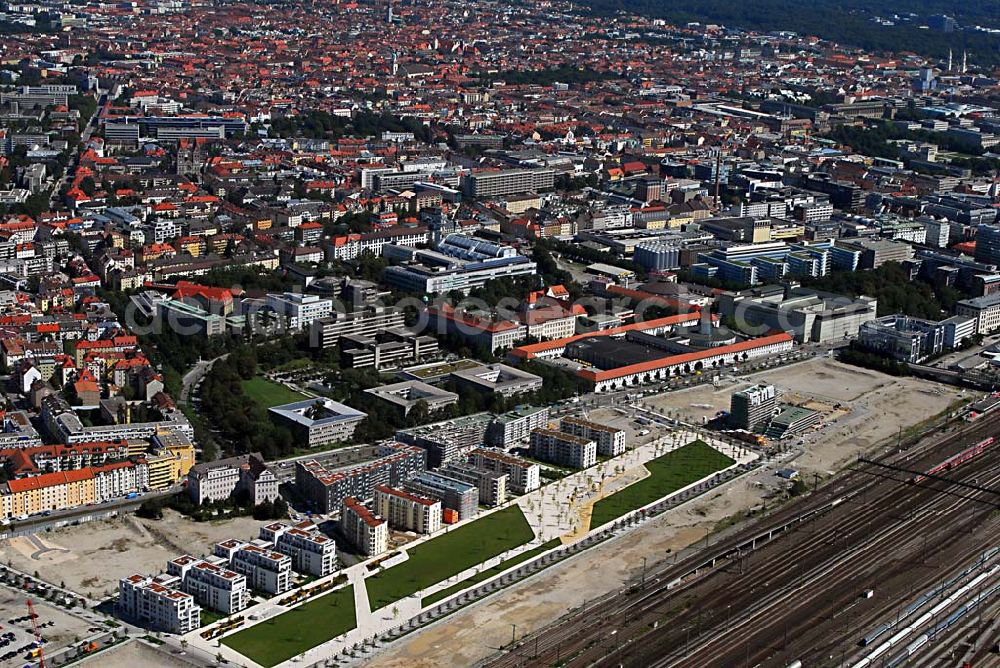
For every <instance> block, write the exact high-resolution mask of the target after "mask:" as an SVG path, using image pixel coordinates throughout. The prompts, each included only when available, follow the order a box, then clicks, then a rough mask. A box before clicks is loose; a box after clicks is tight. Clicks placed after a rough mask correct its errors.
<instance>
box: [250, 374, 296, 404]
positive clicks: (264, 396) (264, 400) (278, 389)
mask: <svg viewBox="0 0 1000 668" xmlns="http://www.w3.org/2000/svg"><path fill="white" fill-rule="evenodd" d="M241 385H242V387H243V394H245V395H246V396H247V398H248V399H250V400H251V401H253V402H255V403H257V404H258V405H260V406H261V407H263V408H271V407H272V406H280V405H282V404H290V403H292V402H293V401H302V400H303V399H306V398H307V397H306V396H305V395H304V394H299V393H298V392H293V391H292V390H290V389H288V388H287V387H285V386H284V385H282V384H280V383H275V382H273V381H270V380H268V379H267V378H264V377H263V376H254V377H253V378H251V379H250V380H244V381H243V383H242V384H241Z"/></svg>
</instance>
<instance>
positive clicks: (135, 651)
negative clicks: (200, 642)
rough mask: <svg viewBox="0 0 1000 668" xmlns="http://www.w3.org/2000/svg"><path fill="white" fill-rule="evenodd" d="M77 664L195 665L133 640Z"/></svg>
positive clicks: (126, 667)
mask: <svg viewBox="0 0 1000 668" xmlns="http://www.w3.org/2000/svg"><path fill="white" fill-rule="evenodd" d="M77 665H80V666H90V668H96V667H97V666H100V668H136V666H142V668H188V667H189V666H192V665H196V664H193V663H189V662H188V661H185V660H184V659H183V657H177V656H172V655H170V654H169V653H168V652H166V651H164V650H160V649H155V648H153V647H150V646H149V645H147V644H145V643H142V642H139V641H138V640H133V641H132V642H127V643H125V644H123V645H119V646H118V647H114V648H112V649H109V650H107V651H104V652H101V653H100V654H97V655H95V656H92V657H88V658H86V659H84V660H82V661H80V662H79V663H78V664H77Z"/></svg>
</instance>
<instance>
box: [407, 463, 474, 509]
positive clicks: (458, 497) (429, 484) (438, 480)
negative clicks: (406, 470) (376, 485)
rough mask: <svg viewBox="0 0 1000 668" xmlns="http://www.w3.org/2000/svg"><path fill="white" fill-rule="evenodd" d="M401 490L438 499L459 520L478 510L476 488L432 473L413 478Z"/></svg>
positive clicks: (426, 472) (427, 472) (428, 472)
mask: <svg viewBox="0 0 1000 668" xmlns="http://www.w3.org/2000/svg"><path fill="white" fill-rule="evenodd" d="M403 488H404V489H406V490H407V491H409V492H412V493H414V494H419V495H421V496H426V497H429V498H432V499H438V500H439V501H441V505H442V506H443V507H444V508H450V509H451V510H454V511H455V512H457V513H458V517H459V519H463V520H466V519H469V518H470V517H472V516H473V515H475V514H476V512H477V511H478V510H479V488H478V487H476V486H475V485H470V484H469V483H467V482H462V481H461V480H456V479H454V478H449V477H447V476H444V475H441V474H439V473H435V472H433V471H424V472H423V473H420V474H418V475H415V476H413V477H412V478H410V479H409V480H407V481H406V482H405V483H403Z"/></svg>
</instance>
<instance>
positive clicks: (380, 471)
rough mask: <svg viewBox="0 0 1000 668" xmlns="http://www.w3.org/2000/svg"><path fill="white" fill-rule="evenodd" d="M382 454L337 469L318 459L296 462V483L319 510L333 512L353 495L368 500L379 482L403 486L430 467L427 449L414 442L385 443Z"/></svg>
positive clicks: (301, 492) (303, 494)
mask: <svg viewBox="0 0 1000 668" xmlns="http://www.w3.org/2000/svg"><path fill="white" fill-rule="evenodd" d="M380 454H381V457H380V458H379V459H376V460H374V461H370V462H367V463H365V464H361V465H359V466H354V467H351V468H347V469H343V470H341V471H334V472H331V471H328V470H327V469H326V468H324V467H323V466H322V465H321V464H319V462H317V461H315V460H307V461H299V462H296V463H295V486H296V488H297V489H298V492H299V494H300V495H302V497H303V498H305V499H306V500H307V501H309V502H310V503H311V504H312V506H313V508H315V509H316V510H317V511H319V512H321V513H332V512H336V511H338V510H340V508H341V506H342V505H343V503H344V499H346V498H347V497H349V496H353V497H355V498H357V499H362V500H365V501H367V500H368V499H371V498H372V497H373V496H374V494H375V488H376V487H378V486H379V485H391V486H394V487H395V486H399V485H401V484H402V483H403V481H405V480H407V479H408V478H410V477H412V476H413V475H415V474H417V473H418V472H420V471H423V470H424V469H425V468H426V456H427V453H426V452H425V451H424V450H423V449H421V448H418V447H416V446H413V445H405V444H403V443H393V444H390V445H386V446H383V447H382V449H381V450H380Z"/></svg>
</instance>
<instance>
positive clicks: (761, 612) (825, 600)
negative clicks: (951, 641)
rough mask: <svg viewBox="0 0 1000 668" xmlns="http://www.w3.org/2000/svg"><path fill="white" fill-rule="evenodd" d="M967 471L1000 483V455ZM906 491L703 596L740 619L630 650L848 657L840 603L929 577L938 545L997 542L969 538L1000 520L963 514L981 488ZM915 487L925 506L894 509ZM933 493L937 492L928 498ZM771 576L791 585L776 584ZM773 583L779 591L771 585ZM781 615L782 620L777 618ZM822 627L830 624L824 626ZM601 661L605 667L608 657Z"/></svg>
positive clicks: (755, 659)
mask: <svg viewBox="0 0 1000 668" xmlns="http://www.w3.org/2000/svg"><path fill="white" fill-rule="evenodd" d="M966 473H967V475H968V477H970V478H971V477H972V476H979V477H980V478H982V477H983V476H987V480H988V484H991V485H1000V466H998V465H997V463H996V462H991V463H989V464H985V463H983V462H981V463H980V466H978V467H976V470H973V469H967V471H966ZM899 490H900V492H899V493H898V494H891V495H889V496H887V497H886V498H885V499H884V501H880V502H879V503H873V504H870V505H869V507H867V508H859V509H856V510H855V512H854V513H852V514H851V517H850V518H847V519H846V521H845V522H843V523H838V525H839V526H840V527H841V528H843V529H844V530H845V531H847V532H848V535H845V536H844V538H843V540H840V541H837V542H834V543H823V542H820V543H819V544H817V545H816V546H815V547H814V548H813V549H809V548H808V546H807V545H805V544H802V545H800V546H799V549H797V550H796V551H795V552H794V554H795V556H796V559H797V561H798V564H801V566H798V567H796V566H791V567H789V565H788V562H785V565H784V566H783V567H781V568H779V569H775V568H772V567H771V564H770V562H768V563H767V564H762V566H764V568H761V569H760V571H761V572H760V574H759V576H758V577H756V578H753V577H741V578H733V582H732V583H731V587H727V588H724V589H716V590H714V591H712V592H710V593H709V594H707V597H705V598H702V599H700V600H699V605H700V606H702V607H707V608H708V609H710V610H719V609H721V608H722V607H723V606H726V607H729V606H734V607H737V609H739V610H740V612H739V613H738V614H736V615H735V616H734V617H735V619H734V620H733V623H732V624H729V623H727V624H726V625H725V627H722V628H720V627H719V626H715V627H714V628H711V629H709V630H707V631H706V632H703V633H699V634H698V635H697V638H696V643H695V645H696V646H694V647H691V646H689V647H688V649H687V651H684V652H671V653H669V654H666V655H663V654H662V653H661V648H662V647H663V646H664V645H663V643H662V642H661V641H660V639H657V638H653V637H650V634H644V635H643V636H642V637H640V638H638V639H637V640H642V641H644V648H643V649H638V648H637V649H636V651H632V652H629V654H630V655H631V656H632V657H633V658H635V659H638V660H640V661H641V662H642V665H650V666H664V667H665V666H678V665H699V666H709V665H719V666H729V665H739V662H740V661H742V663H744V664H747V663H749V664H751V665H757V664H758V663H762V662H767V661H773V665H784V663H785V662H787V663H790V662H791V661H794V660H795V659H801V660H802V661H803V662H806V660H807V659H808V662H809V664H810V665H841V664H842V663H843V662H844V660H846V659H847V657H848V656H849V647H850V644H851V642H855V643H856V642H857V638H856V637H854V636H857V635H859V634H858V633H856V632H855V633H852V627H854V628H855V629H856V628H857V623H858V621H859V620H857V619H854V620H853V622H854V623H853V624H852V623H851V622H852V618H851V617H847V618H846V619H844V622H843V623H842V624H838V623H837V622H836V620H834V619H833V617H832V616H833V614H834V613H835V612H836V611H837V610H838V609H840V608H843V607H846V606H848V605H851V604H852V603H855V602H857V601H859V600H860V595H861V593H862V592H863V591H864V590H865V589H866V588H872V589H874V590H876V591H877V590H878V589H880V588H881V587H882V585H883V583H881V582H878V581H876V580H875V578H876V577H877V576H878V575H881V576H883V577H888V576H890V575H900V574H902V573H908V574H909V575H910V577H911V583H910V588H911V589H914V588H915V587H916V585H917V584H918V578H919V577H921V575H920V573H919V571H921V570H924V569H921V568H920V566H919V564H921V562H923V560H924V559H926V557H927V555H928V554H936V553H939V552H940V551H941V550H943V549H944V548H945V547H946V546H947V545H949V544H953V543H958V542H960V541H962V542H965V543H968V545H967V547H965V548H964V549H963V550H961V551H960V552H959V553H958V555H955V556H958V557H970V558H971V557H972V556H974V555H975V554H977V553H979V552H981V551H982V550H983V549H984V547H985V546H986V545H988V544H990V543H991V542H992V541H994V540H995V535H996V534H995V533H994V534H993V535H992V536H983V537H982V540H973V541H966V540H965V538H966V536H967V535H968V533H969V530H970V529H971V528H977V527H978V528H984V529H986V528H993V529H996V528H997V527H998V526H1000V523H998V522H996V521H995V520H992V521H991V517H992V515H993V514H994V509H995V505H993V504H981V506H980V507H978V508H972V509H971V512H961V513H959V510H960V509H962V508H964V507H966V506H967V505H968V504H977V505H980V502H979V501H977V500H976V499H975V498H974V497H975V496H981V495H984V493H982V492H977V493H975V495H970V496H966V495H964V494H963V495H956V496H953V495H951V494H942V493H941V492H942V491H944V490H930V489H927V490H915V489H913V488H912V487H908V486H906V485H905V484H900V485H899ZM921 492H922V493H921ZM914 493H917V494H918V495H919V496H922V497H925V498H923V499H920V500H919V501H917V502H919V503H920V504H921V505H920V506H918V507H917V508H916V509H915V510H914V511H913V512H910V513H907V514H906V515H904V516H902V517H900V516H894V515H893V513H892V509H893V508H896V507H898V504H899V503H901V502H903V501H905V500H907V496H908V494H909V495H912V494H914ZM928 494H931V495H933V496H932V497H931V498H926V497H927V495H928ZM915 500H916V499H915ZM859 527H860V528H862V529H863V531H862V532H860V535H855V536H853V537H852V536H851V535H850V533H855V532H857V530H858V528H859ZM921 554H923V558H921V557H920V555H921ZM761 557H764V553H762V554H761ZM797 570H798V573H797V572H796V571H797ZM922 577H930V578H935V577H936V574H934V573H933V572H929V573H925V574H924V575H923V576H922ZM772 582H777V583H782V584H779V585H777V586H773V585H772V586H769V584H770V583H772ZM748 585H749V586H750V587H751V588H752V589H751V593H750V595H749V596H747V595H741V594H735V595H734V594H733V593H732V590H733V589H736V588H737V587H740V588H743V587H746V586H748ZM755 587H764V590H765V591H766V592H767V593H765V594H764V595H763V596H761V597H759V599H758V600H754V599H755V596H754V594H753V588H755ZM773 589H777V590H776V591H768V590H773ZM890 607H891V606H890ZM654 612H655V610H654ZM857 612H858V613H859V614H858V615H857V617H861V616H862V615H861V613H863V612H865V611H864V610H863V609H862V610H858V611H857ZM872 612H873V611H868V615H867V616H869V617H870V616H872ZM886 613H888V614H889V615H891V609H889V610H884V611H882V612H880V613H876V614H875V615H874V616H884V615H885V614H886ZM823 617H826V619H823ZM776 621H777V622H779V623H778V624H775V622H776ZM831 627H832V628H831ZM818 628H822V631H820V632H818V631H817V630H816V629H818ZM786 629H787V630H786ZM805 638H809V640H808V641H805ZM790 639H791V640H790ZM645 659H648V660H649V661H648V662H647V661H646V660H645ZM596 663H598V665H600V664H601V663H602V661H601V660H598V661H596Z"/></svg>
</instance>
